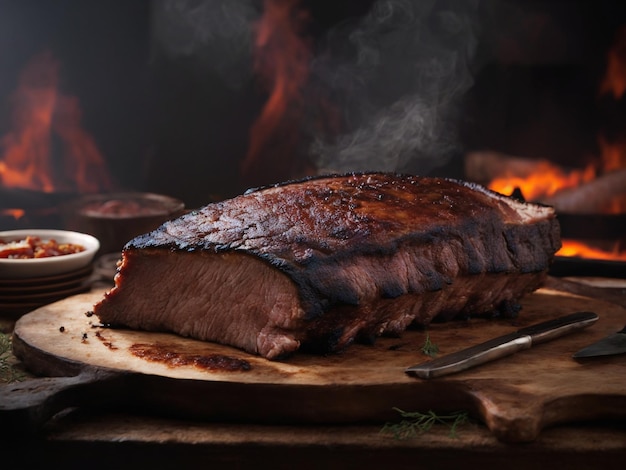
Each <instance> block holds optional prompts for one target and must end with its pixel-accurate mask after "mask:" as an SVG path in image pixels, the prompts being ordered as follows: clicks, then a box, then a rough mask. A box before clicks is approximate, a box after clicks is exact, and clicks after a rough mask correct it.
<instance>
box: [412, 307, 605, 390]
mask: <svg viewBox="0 0 626 470" xmlns="http://www.w3.org/2000/svg"><path fill="white" fill-rule="evenodd" d="M597 320H598V315H596V314H595V313H593V312H576V313H570V314H569V315H565V316H563V317H559V318H555V319H552V320H548V321H545V322H542V323H537V324H535V325H531V326H528V327H525V328H521V329H519V330H517V331H515V332H513V333H509V334H506V335H503V336H499V337H497V338H493V339H490V340H488V341H485V342H484V343H480V344H477V345H475V346H471V347H469V348H466V349H463V350H461V351H457V352H454V353H452V354H448V355H446V356H442V357H440V358H437V359H433V360H431V361H427V362H424V363H421V364H417V365H414V366H411V367H408V368H407V369H405V372H406V373H407V374H409V375H414V376H417V377H419V378H422V379H430V378H433V377H440V376H442V375H447V374H452V373H455V372H460V371H463V370H466V369H469V368H471V367H474V366H477V365H480V364H484V363H486V362H490V361H493V360H495V359H499V358H501V357H505V356H508V355H510V354H513V353H516V352H518V351H521V350H524V349H528V348H530V347H531V346H533V345H535V344H539V343H543V342H546V341H549V340H552V339H554V338H558V337H559V336H563V335H565V334H567V333H571V332H573V331H576V330H580V329H582V328H586V327H588V326H590V325H592V324H593V323H595V322H596V321H597Z"/></svg>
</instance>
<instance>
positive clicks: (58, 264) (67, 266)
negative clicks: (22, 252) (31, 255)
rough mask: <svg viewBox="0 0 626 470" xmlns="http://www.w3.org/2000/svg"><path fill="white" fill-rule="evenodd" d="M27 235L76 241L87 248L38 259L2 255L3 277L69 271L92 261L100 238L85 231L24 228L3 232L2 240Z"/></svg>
mask: <svg viewBox="0 0 626 470" xmlns="http://www.w3.org/2000/svg"><path fill="white" fill-rule="evenodd" d="M27 236H33V237H40V238H41V239H42V240H43V241H47V240H51V239H54V240H56V241H57V243H75V244H78V245H82V246H83V247H85V250H84V251H81V252H78V253H71V254H67V255H58V256H50V257H47V258H36V259H7V258H0V278H2V279H26V278H36V277H44V276H53V275H56V274H64V273H69V272H72V271H75V270H78V269H81V268H84V267H87V266H88V265H89V263H91V262H92V260H93V258H94V256H95V255H96V252H97V251H98V249H99V248H100V242H99V241H98V239H97V238H95V237H93V236H91V235H87V234H86V233H80V232H71V231H67V230H46V229H23V230H9V231H6V232H0V240H2V241H3V242H7V241H18V240H24V239H25V238H26V237H27Z"/></svg>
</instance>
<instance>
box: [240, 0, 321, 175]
mask: <svg viewBox="0 0 626 470" xmlns="http://www.w3.org/2000/svg"><path fill="white" fill-rule="evenodd" d="M263 5H264V12H263V15H262V17H261V19H260V20H259V22H258V23H257V25H256V40H255V48H256V52H255V63H254V70H255V72H256V73H257V74H258V76H259V77H260V79H261V80H262V81H263V83H264V85H265V86H266V87H267V88H268V91H269V97H268V99H267V102H266V103H265V106H264V107H263V109H262V111H261V114H260V116H259V118H258V119H257V120H256V122H255V123H254V124H253V126H252V129H251V132H250V144H249V149H248V152H247V154H246V157H245V159H244V160H243V162H242V173H243V174H244V176H251V175H252V174H253V173H255V172H258V171H263V170H265V169H266V168H267V166H268V165H267V162H259V160H260V159H261V156H262V155H263V154H264V152H266V151H268V150H269V151H270V152H269V155H268V157H270V158H272V159H274V162H273V164H272V165H271V166H272V168H273V169H277V168H278V169H281V170H282V171H284V172H285V175H284V177H289V176H291V175H289V173H290V171H291V165H292V164H293V158H292V157H293V155H292V154H291V153H292V152H293V150H294V148H295V145H296V143H297V141H298V132H297V128H298V127H297V125H294V124H297V123H298V121H299V120H300V119H301V118H302V113H303V109H302V108H303V103H302V88H303V86H304V84H306V82H307V80H308V77H309V68H308V66H309V61H310V59H311V51H310V47H309V44H308V41H307V39H306V38H305V37H304V36H303V30H304V28H305V26H306V24H307V22H308V20H309V15H308V14H307V13H306V12H305V11H304V10H302V9H300V8H299V5H298V0H264V2H263ZM277 147H278V148H277ZM281 153H282V155H280V154H281ZM277 159H281V160H280V161H278V162H276V160H277ZM261 163H262V164H261ZM276 163H278V165H277V164H276Z"/></svg>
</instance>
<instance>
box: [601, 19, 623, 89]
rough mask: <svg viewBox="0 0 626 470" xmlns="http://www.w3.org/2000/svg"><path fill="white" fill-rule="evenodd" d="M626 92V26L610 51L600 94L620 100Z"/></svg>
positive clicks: (618, 33)
mask: <svg viewBox="0 0 626 470" xmlns="http://www.w3.org/2000/svg"><path fill="white" fill-rule="evenodd" d="M625 91H626V26H623V27H622V28H620V29H619V30H618V32H617V35H616V40H615V45H614V46H613V47H612V48H611V49H610V50H609V53H608V56H607V66H606V73H605V76H604V80H603V81H602V84H601V85H600V94H601V95H603V94H613V97H614V98H615V99H616V100H618V99H620V98H621V97H622V96H623V95H624V92H625Z"/></svg>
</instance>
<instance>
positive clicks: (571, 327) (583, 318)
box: [517, 312, 598, 344]
mask: <svg viewBox="0 0 626 470" xmlns="http://www.w3.org/2000/svg"><path fill="white" fill-rule="evenodd" d="M597 319H598V315H596V314H595V313H593V312H576V313H571V314H569V315H565V316H563V317H559V318H555V319H554V320H548V321H545V322H543V323H540V324H538V325H532V326H528V327H526V328H522V329H520V330H517V333H518V334H520V335H527V336H530V337H531V338H532V344H539V343H543V342H545V341H550V340H551V339H554V338H558V337H559V336H563V335H564V334H567V333H570V332H571V331H575V330H579V329H582V328H586V327H588V326H589V325H591V324H592V323H594V322H595V321H596V320H597Z"/></svg>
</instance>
